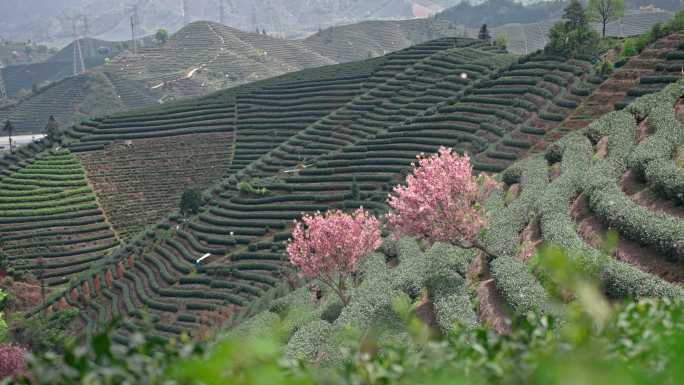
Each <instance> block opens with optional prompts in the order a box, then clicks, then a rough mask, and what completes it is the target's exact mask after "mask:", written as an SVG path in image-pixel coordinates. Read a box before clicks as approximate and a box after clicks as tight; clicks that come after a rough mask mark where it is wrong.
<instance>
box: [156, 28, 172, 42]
mask: <svg viewBox="0 0 684 385" xmlns="http://www.w3.org/2000/svg"><path fill="white" fill-rule="evenodd" d="M154 38H155V39H157V41H158V42H159V44H166V42H167V41H168V40H169V31H167V30H166V29H165V28H159V30H158V31H157V33H156V34H155V35H154Z"/></svg>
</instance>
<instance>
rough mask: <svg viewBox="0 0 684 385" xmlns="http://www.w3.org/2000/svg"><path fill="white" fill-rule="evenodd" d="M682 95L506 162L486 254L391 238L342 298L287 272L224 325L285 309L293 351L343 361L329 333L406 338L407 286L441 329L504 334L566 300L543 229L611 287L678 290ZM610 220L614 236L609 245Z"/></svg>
mask: <svg viewBox="0 0 684 385" xmlns="http://www.w3.org/2000/svg"><path fill="white" fill-rule="evenodd" d="M682 97H684V81H680V82H679V83H677V84H673V85H671V86H668V87H667V88H665V89H664V90H663V91H662V92H659V93H657V94H654V95H652V96H648V97H644V98H641V99H638V100H637V101H636V102H634V103H632V104H631V105H630V106H629V107H627V109H626V110H625V111H619V112H612V113H609V114H607V115H604V116H603V117H601V118H600V119H598V120H596V121H594V122H592V123H591V124H590V125H589V126H588V127H587V128H586V129H585V130H581V131H578V132H574V133H572V134H570V135H568V136H567V137H565V138H563V139H562V140H560V141H559V142H557V143H555V144H553V145H552V146H550V147H549V149H548V151H547V152H546V154H537V155H534V156H531V157H529V158H527V159H524V160H522V161H519V162H517V163H515V164H514V165H513V166H512V167H510V168H509V169H507V170H506V171H505V172H504V173H503V174H502V179H503V181H504V186H503V188H502V189H501V190H497V191H495V192H494V193H493V194H492V195H491V196H490V198H489V200H488V202H487V203H486V205H485V207H486V209H487V210H488V211H489V213H490V214H489V217H490V223H489V228H488V230H487V232H486V233H485V234H484V235H483V236H482V241H483V243H484V244H485V245H487V249H488V250H489V251H490V252H492V255H489V256H483V255H482V254H480V253H478V252H476V251H474V250H472V249H462V248H460V247H456V246H452V245H447V244H442V243H436V244H434V245H431V246H427V247H425V248H423V246H425V245H424V244H421V243H420V242H417V241H416V240H414V239H411V238H403V239H401V240H398V241H394V240H391V239H387V240H385V242H384V244H383V245H382V247H381V248H380V249H379V250H378V252H376V253H372V254H371V255H369V256H367V257H366V258H365V259H363V260H362V262H361V263H360V271H359V274H358V277H360V278H359V281H360V282H359V283H358V284H357V285H355V286H354V287H352V288H350V295H351V301H350V303H349V304H347V305H346V306H343V305H341V304H340V303H339V300H337V298H336V296H335V295H332V294H330V293H328V294H330V295H325V294H326V292H328V290H327V288H321V289H320V290H321V292H322V293H321V296H320V299H319V300H316V301H312V300H311V298H310V296H311V292H310V288H309V287H301V288H299V289H296V290H294V291H291V290H290V288H288V287H287V285H283V286H281V287H279V288H278V289H277V290H273V291H272V292H270V293H269V296H268V298H264V299H263V301H260V302H259V303H257V304H255V306H253V307H252V308H250V310H249V311H248V313H247V314H245V315H243V316H242V317H240V320H246V321H245V322H242V323H238V326H237V327H236V328H234V329H233V330H230V331H229V334H233V335H241V336H242V335H245V334H250V333H255V334H258V333H261V332H263V331H262V330H261V327H263V326H264V325H267V324H268V323H269V321H271V320H281V319H282V320H283V322H282V323H281V324H280V325H281V327H282V328H283V329H281V330H280V331H281V332H282V333H283V335H285V336H287V337H285V345H286V347H285V352H286V355H288V356H291V357H297V358H301V359H305V360H310V361H315V362H321V361H322V362H335V359H336V357H337V349H338V348H339V347H340V345H343V343H341V341H339V340H336V339H335V336H336V335H338V334H337V333H339V332H340V331H341V330H343V329H345V328H349V327H350V326H351V327H353V328H358V330H369V329H371V328H372V327H373V325H377V323H380V324H381V325H382V328H379V329H378V333H379V335H378V336H377V338H379V339H383V340H386V339H390V340H393V341H398V342H402V341H404V340H405V339H408V338H409V337H408V331H407V330H406V325H405V324H404V323H402V322H401V321H400V318H399V317H400V315H399V314H397V313H396V312H397V311H396V307H393V306H392V304H393V303H394V302H393V301H395V300H396V299H397V298H400V297H402V296H409V297H410V298H411V299H412V300H413V301H415V302H416V303H418V308H417V309H416V313H417V315H418V316H419V317H420V319H421V320H422V321H424V322H426V324H427V325H428V326H430V327H431V328H433V331H434V332H436V333H444V334H447V333H449V332H451V331H462V330H463V328H465V329H469V328H473V327H474V326H476V325H478V324H483V325H487V326H490V327H492V328H493V329H494V330H496V331H498V332H500V333H504V334H507V333H510V332H511V331H512V326H511V325H512V324H511V322H512V321H511V320H512V319H513V318H514V317H515V316H525V315H527V314H528V312H530V311H536V312H539V313H542V314H547V315H554V316H560V317H563V313H564V307H565V304H566V303H565V302H564V301H563V300H560V301H559V300H558V299H557V298H558V296H557V295H555V294H557V293H552V292H551V291H550V290H554V288H553V287H552V285H548V282H549V278H548V277H546V276H544V275H543V273H542V271H541V270H539V269H537V267H538V266H539V261H538V260H537V258H540V257H539V256H538V255H534V251H535V248H536V247H538V246H540V245H541V244H542V243H543V242H547V243H548V244H554V245H557V246H560V247H563V248H564V249H565V250H567V251H568V253H567V257H568V258H569V259H568V261H570V263H573V264H576V266H577V267H578V268H579V269H581V272H582V273H583V274H587V275H591V276H592V277H594V278H596V279H597V280H598V281H599V282H600V285H601V289H602V290H603V291H604V292H605V294H606V295H607V296H608V298H610V299H614V300H621V299H625V298H644V297H647V298H651V297H656V298H657V297H668V298H680V299H681V298H682V297H684V288H683V287H682V286H683V285H684V275H683V274H681V262H682V256H684V254H683V253H684V211H682V206H681V203H682V200H681V198H682V195H681V192H682V191H684V190H682V187H684V184H682V183H683V182H684V179H683V178H682V177H681V176H682V175H684V169H683V168H682V166H683V165H682V164H679V165H678V164H676V163H675V161H674V159H673V158H672V153H673V152H675V150H676V149H677V148H678V147H681V146H682V145H684V125H683V123H684V122H683V121H682V118H683V117H684V114H682V111H683V110H682V106H683V105H682V102H683V101H684V99H682ZM675 174H677V175H679V177H678V178H676V179H671V178H668V176H672V175H675ZM675 191H679V193H680V195H679V197H677V196H676V195H672V193H673V192H675ZM609 229H612V230H611V231H615V232H616V234H617V242H616V243H615V248H613V249H608V250H609V251H607V253H608V255H606V254H604V251H603V250H606V249H605V244H604V242H603V240H604V239H606V238H607V237H608V235H607V234H608V231H609ZM551 253H553V252H551ZM551 253H547V254H545V256H547V257H550V256H551ZM543 257H544V256H542V258H543ZM545 284H547V285H546V286H545ZM554 298H556V299H554ZM565 301H567V302H570V301H571V299H569V298H568V299H566V300H565ZM293 309H298V310H303V309H305V310H306V311H302V312H294V311H292V312H291V311H290V310H293ZM238 321H239V320H238Z"/></svg>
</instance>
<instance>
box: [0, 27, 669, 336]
mask: <svg viewBox="0 0 684 385" xmlns="http://www.w3.org/2000/svg"><path fill="white" fill-rule="evenodd" d="M590 67H591V65H590V63H587V62H582V61H575V60H566V59H564V58H558V57H553V56H546V55H542V54H535V55H529V56H526V57H523V58H520V59H518V60H515V58H514V57H512V56H511V55H506V54H504V53H503V52H501V50H500V49H499V48H497V47H493V46H488V45H483V44H482V43H481V42H478V41H473V40H469V39H439V40H436V41H432V42H429V43H425V44H421V45H417V46H414V47H411V48H409V49H405V50H402V51H399V52H396V53H393V54H390V55H388V56H387V57H384V58H378V59H372V60H368V61H365V62H361V63H350V64H346V65H340V66H329V67H324V68H323V69H316V70H308V71H303V72H301V73H297V74H290V75H285V76H283V77H281V78H277V79H271V80H268V81H264V82H258V83H256V84H252V85H248V86H243V87H240V88H236V89H233V90H228V91H225V92H221V93H217V94H215V95H212V96H210V97H204V98H199V99H196V100H192V101H187V102H182V103H176V104H171V105H168V106H162V107H158V108H150V109H146V110H140V111H132V112H129V113H125V114H117V115H115V116H110V117H108V118H102V119H98V120H96V121H92V122H86V123H85V124H83V125H78V126H75V127H74V128H73V129H70V130H68V131H67V132H66V133H65V136H64V138H63V141H62V144H63V145H66V146H68V147H69V148H70V149H71V150H72V151H74V152H77V156H78V157H79V158H80V159H81V160H82V163H83V165H84V166H85V167H86V169H87V173H88V175H89V178H90V179H92V181H93V183H94V187H95V191H96V194H97V196H98V198H99V201H101V202H103V204H102V206H103V208H105V212H106V213H107V216H108V217H110V218H111V222H112V224H113V225H114V228H115V229H117V232H122V231H120V230H121V229H125V227H126V222H129V221H133V219H132V218H133V217H134V216H132V215H130V213H128V212H127V211H129V210H130V211H132V212H137V213H139V215H136V216H135V217H144V214H145V213H146V212H145V211H144V210H145V203H144V202H145V200H144V199H140V197H139V196H136V194H135V193H132V192H127V193H126V194H127V198H126V204H129V203H130V204H129V205H128V206H125V207H126V209H124V210H120V211H119V212H117V210H116V209H117V207H121V206H122V202H121V200H120V199H119V202H117V201H116V200H115V199H110V203H109V206H107V205H108V203H107V199H108V197H110V198H111V197H116V193H115V191H117V188H118V189H120V191H125V188H127V187H128V186H135V185H136V180H133V181H127V180H126V176H128V175H135V177H134V178H133V179H140V178H147V180H149V181H151V182H152V184H154V185H155V186H173V184H168V185H162V184H161V183H160V181H159V180H156V179H157V178H156V177H148V176H147V175H154V173H155V171H154V170H155V164H158V163H159V162H162V161H164V160H154V159H152V160H151V162H150V163H149V164H146V163H145V161H146V160H147V159H150V158H149V157H147V158H145V157H143V156H142V155H143V154H144V153H146V152H147V151H145V149H146V148H148V147H146V146H147V145H148V144H151V143H154V141H149V142H143V140H146V139H150V138H164V139H159V141H158V142H159V143H168V145H169V146H170V145H171V143H173V140H174V139H177V140H178V141H180V142H183V141H184V140H185V142H186V143H188V145H187V147H188V148H187V152H186V153H183V156H188V159H189V160H188V164H193V167H198V168H201V166H199V165H195V164H194V163H192V162H191V160H190V158H192V157H194V155H192V153H193V148H195V145H194V144H192V143H193V141H192V140H191V139H192V137H191V136H189V135H198V138H199V136H200V135H204V134H216V135H217V136H216V137H213V138H214V140H215V142H216V144H217V145H220V143H225V145H221V147H222V148H223V149H225V154H226V157H232V163H231V164H230V167H229V168H228V170H227V172H226V173H225V174H224V175H223V177H224V179H223V180H221V181H218V180H215V182H217V183H216V184H214V185H213V187H212V188H210V189H207V190H205V193H204V194H203V199H204V200H205V203H206V204H205V205H204V207H203V209H202V211H201V212H200V214H199V215H196V216H193V217H191V218H183V217H181V216H180V215H179V214H178V213H173V214H171V215H169V216H166V217H165V218H162V219H161V220H160V221H159V222H156V226H155V227H148V229H147V230H146V231H145V232H141V233H136V230H137V229H135V228H133V229H132V231H130V233H129V235H128V236H129V237H130V239H129V241H128V242H126V243H125V244H124V245H123V246H122V247H119V248H118V249H117V250H116V251H115V252H114V253H113V255H112V256H111V257H110V258H107V260H106V261H103V262H102V263H100V264H98V265H95V266H93V269H92V270H91V271H90V272H88V273H87V274H84V275H81V276H80V277H79V279H78V280H77V281H74V282H72V284H71V285H69V286H68V289H67V291H65V292H64V293H65V294H67V295H62V296H55V297H54V298H51V300H50V302H49V304H50V305H51V306H52V305H55V306H60V307H63V306H67V305H69V306H74V307H78V308H80V309H82V311H81V313H80V314H81V318H80V321H79V322H80V324H81V325H82V328H83V329H84V330H85V331H86V332H90V331H92V330H93V329H94V328H97V325H98V324H100V321H101V320H103V319H104V320H106V319H109V318H113V317H116V316H117V315H121V316H122V317H124V318H126V322H125V323H124V326H123V328H122V329H120V330H119V334H118V335H119V337H118V338H119V339H122V338H125V337H126V336H127V335H128V334H130V332H132V331H134V330H136V328H138V327H139V326H140V325H141V324H142V322H143V320H144V319H145V318H146V317H145V314H146V313H149V314H151V316H152V319H153V320H155V321H157V322H156V323H155V329H156V333H157V334H159V335H163V336H174V335H177V334H179V333H182V332H183V331H190V332H191V333H193V335H198V334H201V333H203V331H204V330H206V328H207V327H210V326H211V325H213V324H215V323H216V322H221V321H222V320H224V319H226V318H227V317H229V316H230V314H233V313H235V312H238V311H240V309H242V308H244V307H245V306H248V305H249V304H250V303H252V302H253V301H254V300H255V299H257V298H259V297H261V296H262V295H263V294H264V293H266V292H268V291H269V290H270V289H271V288H272V287H274V286H277V285H278V283H279V282H281V279H282V277H283V275H284V274H286V273H287V272H288V271H289V267H288V264H287V263H285V261H284V260H283V241H284V240H286V239H287V238H288V237H289V231H290V226H291V221H292V219H295V218H298V217H300V216H301V215H302V213H303V212H314V211H317V210H326V209H329V208H346V209H349V208H356V207H359V206H363V207H365V208H367V209H370V210H372V211H375V212H376V213H382V212H384V211H385V210H386V208H387V207H386V202H385V201H386V197H387V193H388V191H389V190H390V188H391V186H393V185H395V184H397V183H401V181H402V180H403V177H404V175H405V174H406V172H407V171H408V170H409V169H410V165H411V162H413V161H414V160H415V156H416V155H417V154H420V153H423V152H425V153H429V152H435V151H436V149H437V148H438V147H439V146H441V145H447V146H451V147H454V148H456V149H457V150H459V151H467V152H469V153H470V154H471V155H472V156H473V159H474V166H475V168H476V170H478V171H488V172H499V171H501V170H504V169H506V168H507V167H509V166H510V165H511V164H513V163H514V162H515V161H516V160H518V159H521V158H525V157H527V156H528V155H529V154H528V153H529V152H530V149H533V148H534V147H535V145H536V144H538V143H540V142H544V141H545V140H547V139H548V138H547V137H546V136H545V134H546V133H548V132H553V131H554V130H556V129H557V128H558V127H559V126H560V125H561V124H562V122H563V121H564V120H565V119H566V118H567V117H568V116H570V115H571V114H572V113H573V111H574V110H575V108H576V107H577V106H578V105H581V104H582V103H583V102H584V101H585V100H586V98H587V97H588V96H590V95H591V94H592V92H593V91H594V89H595V88H596V87H597V85H596V84H593V83H591V82H590V81H589V80H591V78H592V77H591V76H589V75H588V73H589V69H590ZM322 70H325V71H324V73H322V72H319V71H322ZM219 134H223V135H224V136H223V137H221V139H216V138H218V137H219ZM186 136H188V137H186ZM167 139H168V141H166V140H167ZM186 139H189V140H186ZM229 142H230V143H229ZM205 144H206V143H205ZM198 145H199V144H198ZM174 148H177V149H178V150H176V151H180V150H181V149H182V146H177V147H174ZM197 148H199V147H197ZM41 150H42V148H40V145H38V144H36V145H33V146H32V147H27V148H22V149H21V150H20V152H19V154H17V155H15V157H13V158H5V159H4V160H3V165H2V167H3V169H5V170H10V168H11V167H13V166H12V165H13V164H14V165H17V164H18V162H20V160H21V159H27V158H28V159H30V158H31V157H32V156H33V154H34V153H35V152H41ZM221 151H224V150H221ZM185 154H187V155H185ZM129 155H130V158H128V156H129ZM170 156H173V154H170ZM549 156H551V155H549ZM122 158H126V160H125V162H123V164H126V167H121V168H118V167H108V166H107V164H112V163H113V162H114V163H115V162H116V160H120V159H122ZM219 158H220V156H219ZM212 159H214V158H212ZM529 159H533V160H535V161H534V162H539V160H540V159H541V160H542V161H543V158H541V156H540V155H533V156H532V157H531V158H529ZM551 159H555V158H551ZM166 161H171V160H170V159H169V160H166ZM176 161H177V160H174V162H176ZM192 161H194V159H193V160H192ZM211 161H212V160H211V159H208V160H207V163H206V164H211ZM530 162H533V161H532V160H530ZM534 162H533V163H534ZM525 164H526V163H521V165H525ZM535 164H536V163H535ZM19 166H20V165H19ZM519 167H523V166H514V167H513V168H512V170H516V169H518V168H519ZM525 167H526V166H525ZM544 167H546V169H545V168H544ZM544 167H542V169H544V170H545V171H543V172H540V174H539V175H541V174H544V175H549V170H548V168H551V166H550V165H547V166H544ZM554 167H555V168H553V170H555V169H557V167H558V166H554ZM191 168H192V167H191ZM533 170H536V171H539V169H537V168H535V169H533ZM530 172H532V171H530ZM553 172H554V171H551V175H554V174H553ZM6 173H7V172H6ZM507 173H512V175H511V176H506V178H507V180H508V182H509V183H510V184H515V183H516V180H517V179H516V178H518V177H516V175H517V174H516V172H515V171H508V172H507ZM504 175H507V174H504ZM191 176H192V175H191V174H185V175H179V176H174V177H173V178H174V180H177V181H179V183H177V184H178V185H182V184H183V183H185V182H184V179H183V178H187V177H191ZM536 177H537V176H535V178H536ZM98 178H101V180H99V181H98ZM214 178H216V179H217V178H218V177H214ZM511 178H512V179H511ZM544 178H546V177H544ZM526 180H527V177H524V178H523V179H521V183H526V182H525V181H526ZM540 183H541V182H540ZM117 185H118V187H117V188H111V187H116V186H117ZM521 186H522V185H521ZM199 187H205V186H199ZM108 188H111V189H109V190H108ZM164 188H165V189H168V191H171V189H169V187H164ZM520 188H521V187H514V188H512V189H511V191H510V192H509V193H508V194H507V196H508V198H506V199H507V200H506V201H505V202H509V200H510V199H515V197H516V195H515V194H517V193H516V191H518V193H519V192H520V191H519V190H520ZM522 188H523V191H528V192H530V194H532V195H530V196H533V197H534V199H537V198H539V197H540V196H542V195H541V194H542V193H543V191H545V190H544V189H532V190H529V189H528V190H524V188H525V187H524V186H522ZM545 188H546V187H545ZM179 193H180V190H177V191H174V192H171V193H170V194H172V195H173V194H179ZM144 194H146V192H145V191H141V195H144ZM526 194H527V193H523V195H524V196H527V195H526ZM523 195H521V197H522V196H523ZM176 197H177V195H176ZM176 199H177V198H176ZM493 199H494V198H493ZM521 199H522V198H521ZM528 199H532V198H528ZM173 200H175V199H172V198H169V199H168V201H169V202H171V201H173ZM111 202H113V203H111ZM150 202H152V207H154V205H157V204H159V203H158V201H155V200H154V198H153V199H151V200H150ZM155 202H156V203H155ZM496 204H498V203H496V201H494V200H493V201H492V205H494V206H492V207H496V210H495V211H496V212H506V211H507V210H508V206H506V204H504V206H496ZM520 204H522V202H521V203H520ZM526 204H527V203H526ZM518 206H519V205H518V204H516V205H514V206H512V207H510V210H512V211H513V214H516V215H517V214H520V212H521V211H520V210H522V212H523V214H524V215H527V214H525V213H527V212H528V208H525V207H522V208H521V207H518ZM526 207H527V206H526ZM164 210H170V209H164ZM164 210H160V212H163V211H164ZM148 211H150V212H151V211H152V210H149V209H148ZM166 212H169V211H166ZM110 214H111V215H110ZM124 214H126V215H129V217H126V216H125V215H124ZM117 217H118V218H119V219H118V220H117V219H116V218H117ZM121 218H123V219H121ZM525 218H527V217H525ZM149 219H151V220H150V221H147V220H145V222H144V223H141V225H145V224H150V223H152V222H153V221H155V220H156V218H149ZM501 220H502V221H503V222H502V223H503V224H501V226H509V225H510V226H512V227H506V228H505V229H504V230H502V231H504V232H506V231H509V232H508V233H505V234H504V233H501V234H502V235H501V236H500V237H499V236H497V237H495V239H493V240H492V241H493V242H494V241H496V242H504V244H503V246H501V245H500V244H498V243H497V244H495V245H493V246H492V248H495V247H504V246H505V247H509V246H508V245H509V244H508V243H506V242H508V241H509V240H511V239H513V238H515V239H516V240H517V235H512V237H513V238H510V237H511V234H512V233H510V231H514V232H517V233H516V234H520V232H521V231H522V230H523V228H524V227H525V226H524V225H526V224H527V222H525V223H521V222H520V221H521V219H514V220H513V222H507V221H508V217H507V216H505V215H503V214H502V216H501ZM525 220H526V219H525ZM497 221H498V219H497ZM495 222H496V221H495ZM493 225H494V224H493ZM497 226H499V225H497ZM520 226H522V227H520ZM511 229H514V230H511ZM530 231H531V230H530ZM676 231H678V230H676ZM123 232H125V231H123ZM493 234H499V233H493ZM670 235H672V234H670ZM665 236H668V235H667V234H665ZM506 237H509V238H506ZM530 237H532V235H530ZM528 238H529V237H528ZM526 239H527V238H526ZM529 239H532V238H529ZM518 243H519V242H518ZM670 245H671V244H670ZM658 247H662V246H658ZM668 247H669V246H668ZM513 249H514V250H516V251H517V250H518V248H517V245H516V246H514V247H513ZM505 250H510V249H505ZM505 250H504V251H505ZM661 251H662V250H661V249H658V252H661ZM206 254H208V257H207V258H206V259H204V261H203V263H202V264H197V263H196V260H197V259H198V258H200V257H202V256H204V255H206ZM501 255H507V254H501ZM510 260H511V258H508V259H502V260H501V261H502V262H501V263H504V262H507V261H510ZM620 266H622V265H620ZM507 268H510V269H513V270H511V271H513V272H514V273H516V274H523V273H521V272H526V270H525V268H524V266H523V267H522V269H521V267H520V264H517V265H516V264H511V263H508V264H507V265H505V266H503V267H501V269H503V270H497V271H499V272H500V274H501V275H499V276H498V277H499V278H496V277H497V276H496V275H495V270H496V269H497V268H495V267H494V266H492V269H491V273H492V277H493V279H494V281H489V283H487V284H486V286H483V289H482V295H483V296H485V295H490V296H495V295H501V294H502V293H505V294H506V295H504V296H503V297H504V298H506V299H507V300H508V301H510V302H511V305H512V306H513V308H514V309H524V308H525V306H528V305H529V304H528V303H523V304H516V303H514V302H513V301H514V300H516V299H517V300H520V301H522V300H524V301H528V300H529V301H532V300H534V299H536V297H532V298H531V297H530V295H528V294H529V291H528V290H533V292H534V293H540V292H539V290H538V287H539V285H538V284H534V285H536V286H530V287H532V289H530V288H528V287H527V286H525V285H522V286H521V285H517V284H515V283H513V284H511V283H510V282H508V283H507V282H504V281H503V280H504V279H505V278H506V274H507V273H506V272H507V271H508V270H505V269H507ZM487 271H489V270H487ZM483 274H484V275H485V276H486V275H487V274H488V272H484V273H483ZM107 276H109V277H118V279H117V280H114V281H116V282H112V284H111V285H108V286H107V287H106V288H104V289H103V292H102V293H101V294H99V293H98V295H97V296H96V297H95V298H93V297H92V296H90V293H91V291H90V289H89V288H91V287H93V285H95V281H98V282H102V281H103V279H105V278H106V277H107ZM525 277H527V278H525V279H527V280H528V281H525V282H534V279H532V281H529V279H530V278H529V274H528V275H527V276H525ZM639 279H641V278H639ZM649 279H650V278H649ZM507 284H508V285H510V286H505V285H507ZM530 285H532V284H530ZM653 287H656V286H653ZM657 287H660V286H657ZM497 288H498V289H497ZM515 290H522V291H523V293H522V294H521V293H520V292H519V291H515ZM630 290H631V289H630ZM654 290H655V289H654ZM668 290H669V289H668ZM497 293H498V294H497ZM511 293H512V294H511ZM525 293H528V294H525ZM496 298H498V297H496ZM521 298H522V299H521ZM539 298H542V299H543V295H540V296H539ZM57 304H59V305H57ZM37 310H38V309H37ZM504 324H505V322H504Z"/></svg>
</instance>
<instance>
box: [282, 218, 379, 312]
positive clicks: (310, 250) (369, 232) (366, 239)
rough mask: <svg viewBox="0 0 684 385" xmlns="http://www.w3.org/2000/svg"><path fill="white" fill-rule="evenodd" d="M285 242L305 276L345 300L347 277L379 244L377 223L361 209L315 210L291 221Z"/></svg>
mask: <svg viewBox="0 0 684 385" xmlns="http://www.w3.org/2000/svg"><path fill="white" fill-rule="evenodd" d="M295 223H296V224H295V228H294V231H293V232H292V239H291V240H290V241H289V242H288V244H287V254H288V256H289V258H290V262H291V263H292V264H293V265H295V266H297V267H298V268H299V269H300V271H301V274H302V275H303V276H304V277H306V278H308V279H318V280H319V281H320V282H321V283H323V284H324V285H326V286H328V287H330V289H332V290H333V291H334V292H335V293H336V294H337V295H338V296H339V297H340V300H342V303H343V304H345V305H347V304H348V303H349V296H348V294H347V290H346V284H345V282H346V280H347V278H348V277H349V276H350V275H351V274H352V273H353V272H355V271H356V268H357V264H358V262H359V259H361V257H363V256H365V255H366V254H368V253H371V252H373V251H374V250H376V249H377V248H378V247H380V245H381V243H382V239H381V232H380V222H379V221H378V220H377V218H375V217H374V216H372V215H370V214H368V213H367V212H366V211H364V210H363V209H358V210H356V211H354V212H353V213H352V214H346V213H343V212H342V211H339V210H334V211H328V212H326V213H325V214H321V213H316V214H314V215H307V216H304V218H302V221H301V222H295Z"/></svg>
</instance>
